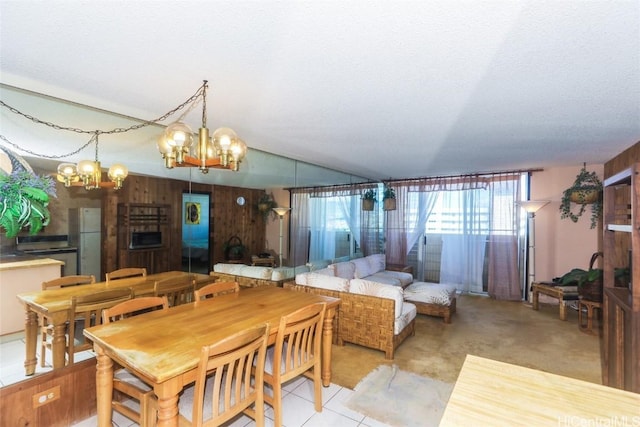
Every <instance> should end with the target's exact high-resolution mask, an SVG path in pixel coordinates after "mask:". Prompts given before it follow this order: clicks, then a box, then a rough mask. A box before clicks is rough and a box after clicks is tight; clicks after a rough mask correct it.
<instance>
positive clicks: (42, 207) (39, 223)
mask: <svg viewBox="0 0 640 427" xmlns="http://www.w3.org/2000/svg"><path fill="white" fill-rule="evenodd" d="M55 188H56V187H55V183H54V182H53V179H52V178H51V177H48V176H38V175H36V174H34V173H32V172H30V171H27V170H17V171H14V172H12V173H11V174H7V173H5V172H2V171H0V227H2V228H3V229H4V230H5V233H6V236H7V237H8V238H11V237H15V236H16V235H17V234H18V232H20V230H21V229H22V228H24V227H28V228H29V234H36V233H38V232H39V231H40V230H42V227H44V226H45V225H47V224H49V220H50V219H51V216H50V214H49V209H48V207H47V206H48V205H49V196H53V197H55V195H56V191H55Z"/></svg>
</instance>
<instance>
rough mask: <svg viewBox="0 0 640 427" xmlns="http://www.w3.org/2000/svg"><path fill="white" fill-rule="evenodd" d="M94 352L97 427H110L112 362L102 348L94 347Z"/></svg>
mask: <svg viewBox="0 0 640 427" xmlns="http://www.w3.org/2000/svg"><path fill="white" fill-rule="evenodd" d="M94 350H95V352H96V360H97V364H96V401H97V402H96V403H97V410H98V426H99V427H111V396H112V394H113V361H112V360H111V358H110V357H109V356H107V355H106V354H104V351H102V348H100V347H98V346H97V345H96V346H94Z"/></svg>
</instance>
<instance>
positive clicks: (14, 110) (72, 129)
mask: <svg viewBox="0 0 640 427" xmlns="http://www.w3.org/2000/svg"><path fill="white" fill-rule="evenodd" d="M206 86H207V82H206V80H205V81H204V83H203V84H202V86H200V87H199V88H198V90H197V91H196V92H195V93H194V94H193V95H191V96H190V97H189V98H188V99H187V100H186V101H184V102H183V103H182V104H180V105H178V106H177V107H176V108H174V109H172V110H170V111H169V112H167V113H165V114H163V115H162V116H160V117H158V118H157V119H154V120H147V121H144V122H142V123H139V124H135V125H132V126H129V127H126V128H122V127H119V128H114V129H110V130H99V129H96V130H86V129H81V128H76V127H69V126H62V125H58V124H55V123H51V122H48V121H46V120H41V119H39V118H37V117H35V116H32V115H30V114H26V113H23V112H22V111H20V110H18V109H17V108H14V107H12V106H10V105H9V104H7V103H6V102H4V101H2V100H0V105H2V106H3V107H5V108H7V109H8V110H9V111H11V112H12V113H14V114H17V115H19V116H22V117H24V118H26V119H28V120H30V121H32V122H34V123H37V124H41V125H45V126H48V127H50V128H53V129H56V130H64V131H68V132H75V133H79V134H92V135H93V136H92V137H91V139H89V141H87V142H86V143H85V144H83V145H82V146H81V147H80V148H78V149H77V150H75V151H72V152H70V153H66V154H60V155H48V154H41V153H36V152H34V151H31V150H27V149H24V148H22V147H20V146H19V145H18V144H16V143H13V142H11V141H9V140H8V139H7V138H6V137H5V136H4V135H0V139H2V140H3V141H4V142H6V143H8V144H9V145H11V146H13V147H14V148H16V149H18V150H20V151H23V152H25V153H28V154H31V155H34V156H37V157H43V158H47V159H60V158H64V157H69V156H73V155H74V154H78V153H79V152H80V151H82V150H84V149H85V148H87V147H88V146H89V145H91V143H93V142H94V141H95V143H96V157H97V155H98V135H100V134H106V135H110V134H117V133H125V132H129V131H133V130H138V129H142V128H144V127H146V126H151V125H154V124H158V123H160V122H162V121H164V120H166V119H167V118H168V117H170V116H172V115H173V114H175V113H177V112H178V111H180V110H182V109H184V108H185V107H186V106H188V105H191V104H193V103H195V102H196V101H197V100H198V98H200V97H203V98H204V97H205V91H206ZM96 160H97V158H96Z"/></svg>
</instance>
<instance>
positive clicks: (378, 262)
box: [366, 254, 387, 274]
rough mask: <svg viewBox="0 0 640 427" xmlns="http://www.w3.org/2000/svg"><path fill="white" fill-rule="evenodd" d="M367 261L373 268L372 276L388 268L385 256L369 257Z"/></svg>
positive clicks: (375, 255)
mask: <svg viewBox="0 0 640 427" xmlns="http://www.w3.org/2000/svg"><path fill="white" fill-rule="evenodd" d="M366 260H367V261H369V265H370V266H371V274H374V273H377V272H379V271H384V269H385V267H386V266H387V261H386V256H385V254H374V255H369V256H368V257H366Z"/></svg>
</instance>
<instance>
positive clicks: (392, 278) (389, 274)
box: [367, 270, 413, 288]
mask: <svg viewBox="0 0 640 427" xmlns="http://www.w3.org/2000/svg"><path fill="white" fill-rule="evenodd" d="M369 277H370V279H369V278H367V279H368V280H373V281H374V282H380V283H389V284H395V285H396V286H402V287H403V288H404V287H406V286H408V285H410V284H411V283H413V275H412V274H411V273H404V272H402V271H389V270H383V271H378V272H377V273H374V274H372V275H371V276H369Z"/></svg>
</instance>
